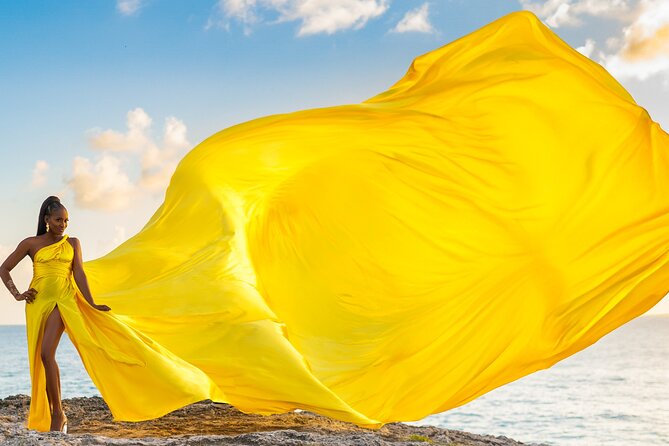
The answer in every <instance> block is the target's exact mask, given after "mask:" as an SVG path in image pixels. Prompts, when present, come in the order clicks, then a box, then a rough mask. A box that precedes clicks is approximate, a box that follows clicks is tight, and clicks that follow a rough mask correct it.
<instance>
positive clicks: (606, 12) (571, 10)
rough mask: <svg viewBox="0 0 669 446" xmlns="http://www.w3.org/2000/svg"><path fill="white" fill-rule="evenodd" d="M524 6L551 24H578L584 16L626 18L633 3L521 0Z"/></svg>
mask: <svg viewBox="0 0 669 446" xmlns="http://www.w3.org/2000/svg"><path fill="white" fill-rule="evenodd" d="M519 1H520V4H521V5H522V7H523V8H525V9H527V10H529V11H532V12H534V13H535V14H537V15H538V16H539V17H541V19H542V20H544V21H545V22H546V23H547V24H548V25H549V26H552V27H553V28H559V27H560V26H565V25H566V26H570V25H571V26H577V25H581V24H582V23H583V19H582V18H583V16H597V17H611V18H622V19H624V18H625V17H626V15H627V14H628V13H629V11H630V9H631V6H630V4H631V3H633V1H631V0H548V1H535V0H519Z"/></svg>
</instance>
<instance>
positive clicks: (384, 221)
mask: <svg viewBox="0 0 669 446" xmlns="http://www.w3.org/2000/svg"><path fill="white" fill-rule="evenodd" d="M667 191H669V135H667V134H666V133H665V132H664V131H662V129H661V128H660V127H659V125H658V124H657V123H655V122H653V121H652V120H651V119H650V117H649V116H648V114H647V112H646V111H645V110H644V109H643V108H641V107H639V106H638V105H637V104H636V103H635V102H634V100H633V99H632V98H631V96H630V95H629V94H628V93H627V92H626V91H625V90H624V89H623V87H622V86H621V85H620V84H619V83H618V82H616V80H615V79H613V77H611V76H610V75H609V74H608V73H607V72H606V71H605V70H604V69H603V68H602V67H601V66H599V65H598V64H596V63H595V62H592V61H591V60H589V59H588V58H586V57H584V56H582V55H581V54H579V53H578V52H576V51H575V50H573V49H572V48H570V47H569V46H568V45H567V44H565V43H564V42H563V41H561V40H560V39H559V38H558V37H557V36H556V35H555V34H553V33H552V32H551V31H550V30H549V29H548V28H546V27H545V26H544V25H543V24H542V23H541V22H540V21H539V20H538V19H537V18H536V17H535V16H534V15H532V14H531V13H528V12H517V13H512V14H510V15H508V16H505V17H502V18H501V19H499V20H497V21H495V22H493V23H491V24H489V25H487V26H485V27H483V28H482V29H480V30H478V31H476V32H474V33H472V34H470V35H468V36H465V37H463V38H461V39H459V40H457V41H454V42H452V43H451V44H449V45H446V46H444V47H442V48H439V49H437V50H435V51H432V52H430V53H427V54H425V55H423V56H421V57H418V58H417V59H416V60H415V61H414V62H413V64H412V66H411V68H410V70H409V71H408V72H407V74H406V75H405V76H404V77H403V78H402V79H401V80H400V81H399V82H397V83H396V84H395V85H393V86H392V87H391V88H390V89H389V90H388V91H386V92H384V93H382V94H379V95H378V96H375V97H373V98H371V99H369V100H367V101H365V102H363V103H362V104H355V105H346V106H338V107H329V108H322V109H314V110H306V111H300V112H295V113H289V114H283V115H274V116H268V117H264V118H260V119H256V120H253V121H250V122H246V123H243V124H240V125H236V126H233V127H230V128H228V129H225V130H223V131H221V132H219V133H217V134H215V135H213V136H212V137H210V138H208V139H207V140H205V141H204V142H202V143H201V144H200V145H198V146H197V147H195V148H194V149H193V150H192V151H191V152H189V153H188V154H187V155H186V156H185V157H184V158H183V159H182V160H181V162H180V163H179V165H178V167H177V169H176V171H175V173H174V175H173V177H172V179H171V182H170V185H169V187H168V189H167V191H166V194H165V199H164V202H163V204H162V205H161V206H160V207H159V208H158V210H157V211H156V212H155V214H154V215H153V216H152V218H151V219H150V220H149V221H148V223H147V224H146V225H145V226H144V228H143V229H142V230H141V231H140V232H139V233H138V234H136V235H135V236H134V237H132V238H130V239H129V240H128V241H126V242H125V243H123V244H122V245H120V246H119V247H118V248H116V249H115V250H113V251H111V252H110V253H108V254H107V255H105V256H104V257H101V258H99V259H96V260H92V261H88V262H85V265H84V267H85V270H86V273H87V275H88V278H89V283H90V286H91V289H92V292H93V295H94V297H95V299H96V301H97V302H99V303H104V304H107V305H109V306H111V307H112V311H111V312H110V313H109V314H107V313H101V312H98V313H96V312H94V311H91V310H90V309H89V308H86V306H85V302H84V303H82V302H83V301H82V300H81V297H80V296H79V297H78V300H76V302H77V306H76V307H72V308H73V309H72V310H71V311H66V312H65V313H64V314H65V320H66V323H67V324H68V328H69V329H70V335H71V336H73V337H74V338H75V340H77V341H78V340H79V336H81V339H82V342H81V343H80V345H78V348H79V351H80V353H82V356H83V357H84V359H85V364H86V366H87V370H89V372H90V373H91V374H92V376H94V378H95V383H96V385H98V387H99V388H100V389H101V391H102V393H103V397H104V398H105V400H106V401H107V403H108V404H109V407H110V409H111V411H112V413H113V415H114V417H115V419H117V420H141V419H147V418H151V417H154V416H156V415H157V414H160V413H166V412H169V411H171V410H173V409H176V408H178V407H181V406H182V405H183V403H184V402H186V401H188V400H195V399H197V398H205V397H208V398H211V399H212V400H215V401H224V402H228V403H231V404H233V405H235V406H236V407H238V408H239V409H241V410H243V411H246V412H253V413H260V414H270V413H280V412H285V411H289V410H292V409H294V408H301V409H307V410H312V411H314V412H317V413H320V414H324V415H327V416H331V417H334V418H338V419H341V420H346V421H350V422H353V423H356V424H358V425H361V426H368V427H380V426H381V425H382V424H383V423H388V422H391V421H402V420H418V419H421V418H423V417H425V416H427V415H429V414H432V413H437V412H441V411H444V410H448V409H450V408H453V407H456V406H459V405H462V404H464V403H466V402H468V401H470V400H472V399H474V398H476V397H477V396H480V395H482V394H484V393H486V392H488V391H490V390H492V389H494V388H496V387H498V386H501V385H503V384H505V383H508V382H510V381H513V380H515V379H518V378H520V377H522V376H524V375H527V374H529V373H532V372H534V371H536V370H540V369H544V368H547V367H550V366H551V365H553V364H554V363H556V362H557V361H559V360H561V359H563V358H565V357H567V356H569V355H571V354H573V353H575V352H577V351H579V350H581V349H583V348H585V347H587V346H588V345H590V344H592V343H594V342H596V341H597V340H598V339H599V338H600V337H602V336H603V335H605V334H606V333H608V332H610V331H611V330H613V329H615V328H616V327H618V326H620V325H622V324H624V323H625V322H627V321H629V320H630V319H632V318H634V317H636V316H638V315H640V314H642V313H643V312H645V311H646V310H648V309H649V308H650V307H652V306H653V305H654V304H656V303H657V302H658V301H659V300H660V299H661V298H662V297H663V296H664V295H665V293H667V291H669V251H668V249H669V194H668V193H667ZM84 246H85V243H84ZM68 302H69V301H68ZM71 305H74V303H72V304H71ZM35 311H37V310H35ZM68 317H69V318H70V321H68ZM98 333H99V334H98ZM149 340H152V341H153V342H151V341H149ZM84 341H85V342H84ZM95 341H97V342H95ZM162 355H164V356H162ZM147 357H150V358H153V359H155V360H156V361H157V364H158V365H156V366H155V367H154V366H153V365H149V363H148V361H147ZM86 358H88V359H86ZM128 358H129V359H130V360H128ZM133 360H137V361H139V362H146V363H145V364H144V363H142V364H133ZM207 378H208V379H207ZM210 381H211V382H210ZM212 382H213V383H215V386H212ZM135 386H136V387H138V388H135ZM139 388H141V389H142V390H140V389H139ZM166 388H169V389H172V390H166Z"/></svg>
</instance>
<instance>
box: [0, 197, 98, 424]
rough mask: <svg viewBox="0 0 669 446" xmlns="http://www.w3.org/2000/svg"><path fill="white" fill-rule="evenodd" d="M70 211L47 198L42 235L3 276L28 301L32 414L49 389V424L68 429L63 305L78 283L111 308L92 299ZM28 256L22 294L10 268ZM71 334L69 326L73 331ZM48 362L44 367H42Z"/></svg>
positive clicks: (10, 261) (26, 243)
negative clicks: (71, 232) (29, 275)
mask: <svg viewBox="0 0 669 446" xmlns="http://www.w3.org/2000/svg"><path fill="white" fill-rule="evenodd" d="M67 224H68V214H67V209H65V206H63V204H62V203H61V202H60V200H59V199H58V197H55V196H50V197H49V198H47V199H46V200H45V201H44V203H42V207H41V209H40V214H39V220H38V225H37V235H36V236H35V237H28V238H26V239H24V240H22V241H21V242H20V243H19V245H18V246H17V248H16V250H14V252H13V253H11V254H10V255H9V257H7V259H6V260H5V261H4V262H3V264H2V265H1V266H0V277H2V281H3V282H4V283H5V285H6V286H7V288H8V289H9V291H10V292H11V293H12V294H13V295H14V298H15V299H16V300H17V301H21V300H24V301H25V302H26V329H27V333H28V350H29V353H30V358H29V359H30V375H31V380H32V384H33V390H32V399H31V407H30V413H31V416H32V417H36V416H37V414H38V413H39V410H40V408H39V407H38V406H39V405H40V404H42V401H43V398H40V396H41V395H40V393H41V392H40V390H41V389H40V387H42V386H39V385H38V384H42V382H41V381H42V380H44V384H45V387H46V396H47V400H48V413H49V414H50V419H51V423H50V428H49V430H52V431H62V432H67V417H66V416H65V414H64V413H63V408H62V405H61V401H60V375H59V370H58V364H57V363H56V360H55V356H56V348H57V346H58V342H59V341H60V337H61V335H62V334H63V331H64V330H66V329H67V326H66V324H64V322H63V319H62V318H61V313H60V310H59V308H58V305H59V304H61V305H70V304H71V301H72V300H73V299H74V296H75V295H76V293H75V288H74V286H73V284H72V278H74V281H75V282H76V285H77V287H78V288H79V290H80V292H81V295H82V296H83V297H84V298H85V299H86V301H87V302H88V303H89V304H90V305H91V306H92V307H93V308H95V309H97V310H100V311H109V310H110V309H111V308H109V307H108V306H107V305H98V304H96V303H95V302H94V301H93V297H92V296H91V292H90V290H89V288H88V281H87V279H86V274H85V273H84V269H83V262H82V254H81V245H80V243H79V240H78V239H76V238H74V237H69V236H68V235H67V234H65V233H64V232H65V228H67ZM26 255H29V256H30V258H31V259H32V261H33V279H32V281H31V283H30V285H29V289H28V290H27V291H25V292H23V293H20V292H19V290H18V289H17V288H16V285H15V284H14V282H13V281H12V278H11V276H10V274H9V272H10V271H11V270H12V269H13V268H14V267H15V266H16V265H17V264H18V263H19V261H21V260H22V259H23V258H24V257H25V256H26ZM68 333H69V330H68ZM40 361H41V363H42V364H43V366H44V367H43V370H42V369H41V368H39V367H38V365H39V362H40Z"/></svg>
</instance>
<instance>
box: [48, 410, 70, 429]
mask: <svg viewBox="0 0 669 446" xmlns="http://www.w3.org/2000/svg"><path fill="white" fill-rule="evenodd" d="M50 430H52V431H58V432H63V433H67V417H66V416H65V414H64V413H62V412H61V413H60V414H53V415H52V416H51V429H50Z"/></svg>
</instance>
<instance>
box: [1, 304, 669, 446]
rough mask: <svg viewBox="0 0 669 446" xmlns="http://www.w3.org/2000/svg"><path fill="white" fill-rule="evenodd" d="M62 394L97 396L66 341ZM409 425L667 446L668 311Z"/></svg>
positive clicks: (23, 347) (14, 380)
mask: <svg viewBox="0 0 669 446" xmlns="http://www.w3.org/2000/svg"><path fill="white" fill-rule="evenodd" d="M0 345H1V347H0V349H1V350H0V351H1V352H2V354H1V356H0V397H2V398H4V397H6V396H8V395H14V394H19V393H23V394H26V395H30V375H29V369H28V353H27V343H26V334H25V327H24V326H0ZM56 360H57V361H58V365H59V366H60V370H61V372H60V376H61V393H62V397H63V398H70V397H74V396H93V395H97V396H99V395H100V393H99V392H98V390H97V388H96V387H95V386H94V385H93V383H92V382H91V380H90V378H89V377H88V374H87V373H86V370H85V369H84V368H83V365H82V363H81V360H80V359H79V356H78V354H77V351H76V350H75V348H74V346H73V345H72V343H71V342H70V341H69V339H68V337H67V335H66V334H63V337H62V339H61V342H60V345H59V347H58V350H57V352H56ZM410 424H419V425H426V424H430V425H435V426H440V427H446V428H449V429H458V430H465V431H468V432H473V433H479V434H490V435H495V436H497V435H504V436H507V437H510V438H513V439H515V440H518V441H521V442H524V443H545V444H549V445H557V446H600V445H601V446H614V445H615V446H622V445H624V446H632V445H644V446H655V445H658V446H659V445H662V446H666V445H669V316H643V317H640V318H637V319H634V320H632V321H630V322H628V323H627V324H625V325H623V326H622V327H620V328H618V329H617V330H615V331H613V332H611V333H609V334H608V335H606V336H604V337H603V338H602V339H600V340H599V341H598V342H596V343H595V344H593V345H592V346H590V347H588V348H587V349H585V350H583V351H581V352H578V353H576V354H575V355H572V356H570V357H569V358H566V359H564V360H562V361H560V362H559V363H557V364H555V365H554V366H553V367H551V368H549V369H546V370H541V371H538V372H535V373H533V374H531V375H529V376H526V377H524V378H521V379H519V380H517V381H514V382H512V383H509V384H507V385H504V386H502V387H499V388H497V389H495V390H493V391H491V392H489V393H487V394H485V395H482V396H481V397H479V398H477V399H476V400H474V401H472V402H470V403H468V404H466V405H464V406H461V407H458V408H455V409H452V410H449V411H446V412H443V413H441V414H436V415H431V416H429V417H427V418H425V419H423V420H420V421H417V422H410Z"/></svg>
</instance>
